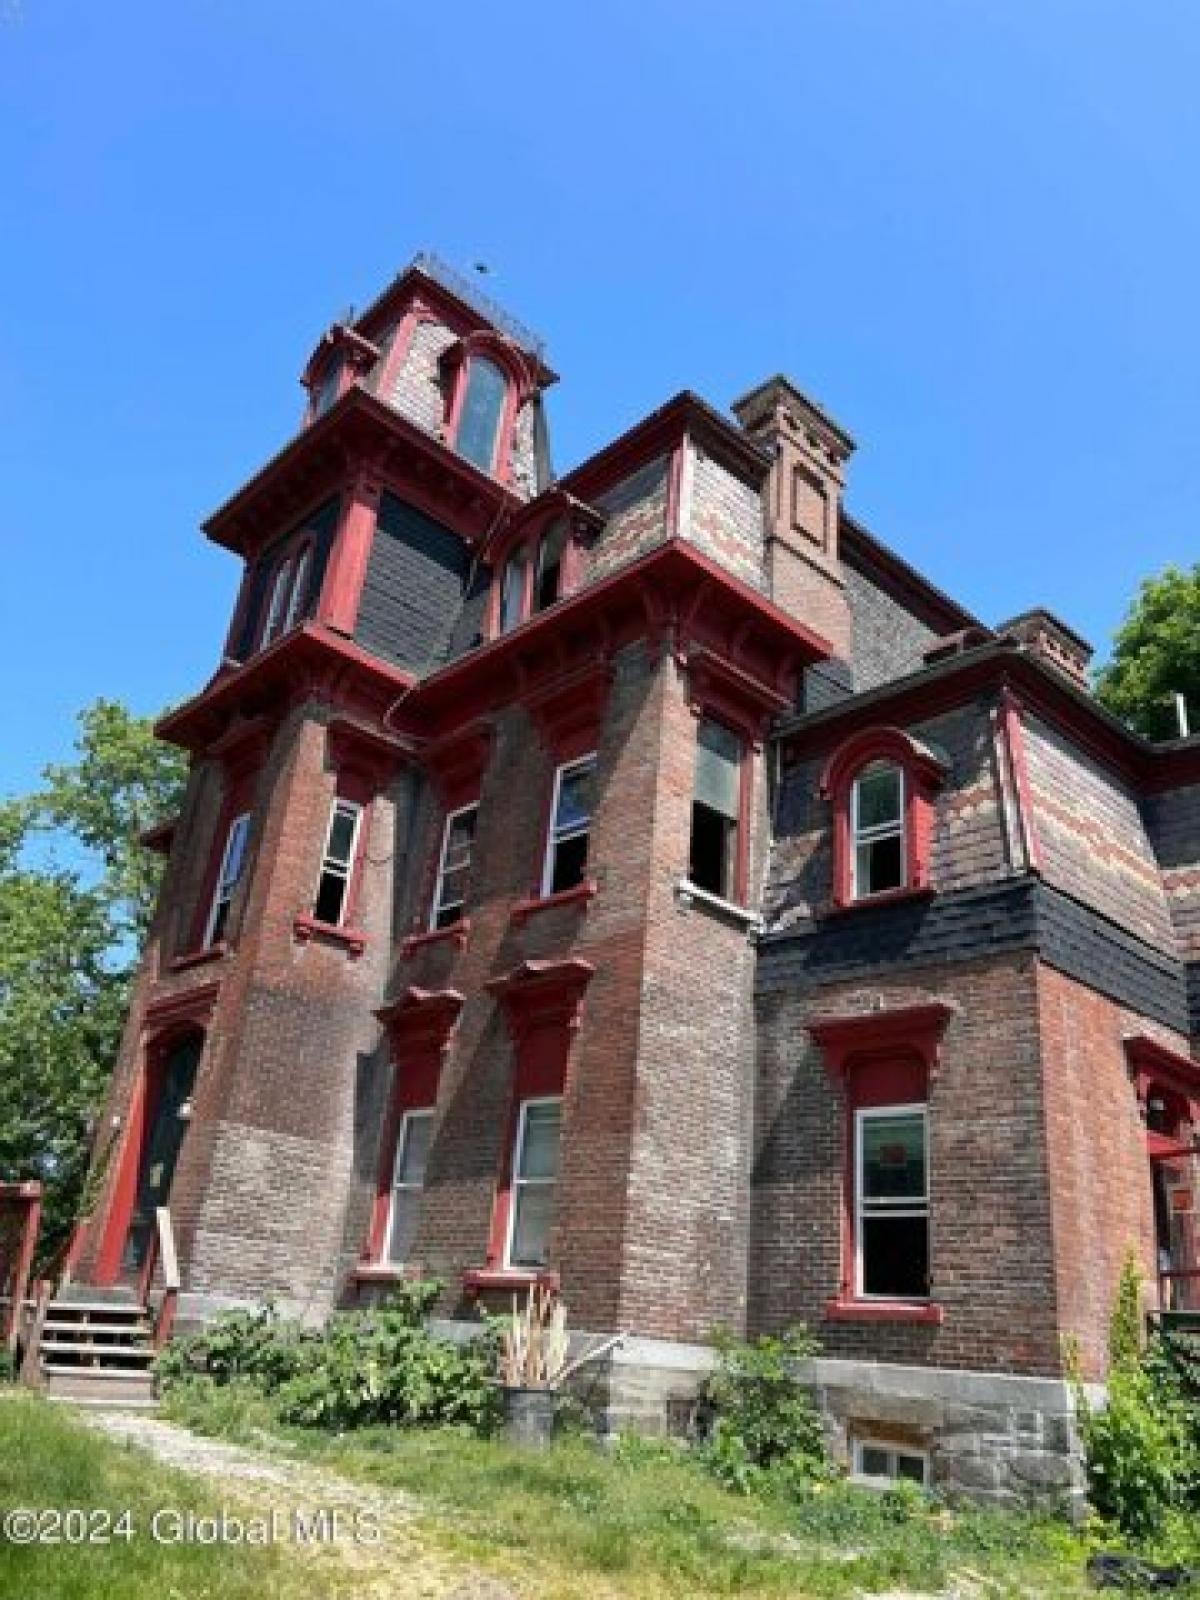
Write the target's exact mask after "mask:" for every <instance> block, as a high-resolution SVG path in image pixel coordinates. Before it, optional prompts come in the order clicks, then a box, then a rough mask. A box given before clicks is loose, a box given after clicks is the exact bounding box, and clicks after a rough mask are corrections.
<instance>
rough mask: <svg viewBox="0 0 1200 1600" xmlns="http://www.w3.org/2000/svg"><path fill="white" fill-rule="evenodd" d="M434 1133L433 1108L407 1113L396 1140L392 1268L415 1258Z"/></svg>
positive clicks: (390, 1214)
mask: <svg viewBox="0 0 1200 1600" xmlns="http://www.w3.org/2000/svg"><path fill="white" fill-rule="evenodd" d="M432 1132H433V1110H432V1108H429V1109H426V1110H421V1111H406V1112H405V1113H404V1116H403V1119H402V1120H401V1123H400V1133H399V1136H398V1138H397V1140H396V1164H395V1167H394V1168H393V1172H392V1199H391V1206H390V1208H389V1212H388V1233H387V1244H386V1247H385V1249H384V1258H385V1260H386V1261H387V1262H388V1263H389V1264H390V1265H392V1266H403V1265H404V1263H405V1262H406V1261H408V1260H409V1259H410V1258H411V1256H412V1248H413V1241H414V1240H415V1238H416V1236H417V1221H418V1218H419V1216H420V1210H421V1196H422V1194H423V1193H424V1190H425V1163H426V1161H427V1159H428V1156H429V1139H430V1135H431V1133H432Z"/></svg>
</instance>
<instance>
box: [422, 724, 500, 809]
mask: <svg viewBox="0 0 1200 1600" xmlns="http://www.w3.org/2000/svg"><path fill="white" fill-rule="evenodd" d="M493 732H494V730H493V728H492V725H491V723H489V722H482V721H480V722H473V723H471V724H470V725H469V726H467V727H465V728H460V729H459V730H458V732H456V733H454V734H453V735H451V737H450V738H448V739H438V740H435V741H434V742H433V743H432V744H428V745H426V746H424V748H423V749H422V751H421V755H420V760H421V765H422V767H423V768H424V770H425V771H426V772H427V773H428V774H429V779H430V782H431V783H432V784H433V786H434V788H435V789H436V790H437V792H438V798H439V799H440V801H441V803H442V805H443V807H444V808H445V809H446V810H447V811H453V810H455V809H456V808H457V807H459V806H462V805H467V804H469V803H470V801H472V800H473V799H474V798H475V797H476V795H478V793H479V790H480V788H481V787H482V784H483V774H484V772H485V771H486V770H487V764H488V761H489V759H490V758H491V753H492V738H493Z"/></svg>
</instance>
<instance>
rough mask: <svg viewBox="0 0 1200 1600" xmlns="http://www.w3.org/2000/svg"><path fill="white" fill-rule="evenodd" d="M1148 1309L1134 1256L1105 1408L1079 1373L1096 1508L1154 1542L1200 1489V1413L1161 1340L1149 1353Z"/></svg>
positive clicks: (1125, 1276) (1113, 1327) (1116, 1312)
mask: <svg viewBox="0 0 1200 1600" xmlns="http://www.w3.org/2000/svg"><path fill="white" fill-rule="evenodd" d="M1141 1304H1142V1285H1141V1272H1140V1269H1139V1267H1138V1263H1137V1258H1136V1257H1135V1256H1134V1255H1133V1254H1132V1252H1131V1253H1130V1254H1129V1255H1128V1256H1127V1257H1126V1260H1125V1264H1124V1267H1123V1268H1122V1271H1121V1278H1120V1282H1119V1284H1118V1288H1117V1296H1116V1303H1115V1305H1114V1308H1113V1314H1112V1320H1111V1323H1110V1326H1109V1374H1108V1399H1107V1404H1106V1405H1105V1406H1104V1407H1103V1409H1101V1410H1094V1409H1093V1408H1092V1407H1091V1406H1090V1404H1089V1403H1088V1400H1087V1396H1086V1394H1085V1392H1084V1389H1083V1385H1082V1383H1081V1382H1080V1381H1079V1378H1078V1373H1077V1371H1076V1373H1075V1374H1074V1381H1075V1391H1076V1408H1077V1410H1078V1413H1079V1425H1080V1431H1081V1434H1082V1437H1083V1444H1084V1454H1085V1457H1086V1463H1087V1472H1088V1486H1089V1495H1090V1499H1091V1502H1092V1505H1093V1506H1094V1507H1095V1509H1096V1511H1097V1513H1098V1514H1099V1515H1100V1516H1101V1517H1102V1518H1103V1519H1104V1520H1105V1521H1107V1522H1109V1523H1112V1524H1115V1525H1116V1526H1117V1527H1118V1528H1119V1529H1120V1530H1121V1532H1122V1533H1124V1534H1126V1535H1127V1536H1129V1537H1130V1538H1134V1539H1146V1538H1149V1537H1151V1536H1152V1535H1154V1534H1155V1533H1156V1532H1157V1531H1158V1530H1159V1529H1160V1528H1161V1526H1162V1524H1163V1522H1164V1519H1165V1518H1166V1517H1167V1515H1168V1513H1169V1512H1170V1511H1171V1510H1172V1509H1173V1508H1178V1507H1180V1506H1182V1505H1186V1504H1187V1503H1188V1502H1189V1501H1190V1500H1191V1499H1192V1498H1193V1497H1194V1496H1195V1495H1196V1493H1197V1488H1198V1486H1200V1475H1198V1473H1200V1469H1198V1467H1197V1461H1196V1445H1197V1438H1198V1435H1197V1432H1196V1431H1195V1428H1196V1414H1195V1412H1194V1411H1192V1410H1191V1408H1190V1406H1189V1402H1188V1397H1187V1395H1186V1393H1185V1392H1184V1389H1183V1387H1182V1383H1181V1381H1180V1378H1179V1375H1178V1373H1177V1372H1176V1371H1173V1370H1172V1369H1171V1367H1170V1364H1169V1362H1168V1360H1167V1359H1166V1357H1165V1355H1164V1352H1163V1348H1162V1345H1161V1341H1158V1340H1156V1341H1154V1342H1153V1343H1152V1344H1151V1345H1150V1346H1149V1347H1146V1348H1144V1347H1143V1338H1142V1312H1141Z"/></svg>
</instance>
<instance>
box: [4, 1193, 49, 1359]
mask: <svg viewBox="0 0 1200 1600" xmlns="http://www.w3.org/2000/svg"><path fill="white" fill-rule="evenodd" d="M41 1220H42V1186H41V1184H40V1183H36V1182H33V1181H30V1182H27V1183H0V1348H2V1349H5V1350H7V1351H9V1352H10V1354H11V1353H15V1351H16V1348H17V1344H18V1341H19V1339H20V1336H21V1324H22V1320H23V1318H24V1315H25V1311H26V1302H27V1299H28V1296H29V1278H30V1273H31V1272H32V1270H33V1254H34V1251H35V1249H36V1248H37V1238H38V1230H39V1228H40V1227H41Z"/></svg>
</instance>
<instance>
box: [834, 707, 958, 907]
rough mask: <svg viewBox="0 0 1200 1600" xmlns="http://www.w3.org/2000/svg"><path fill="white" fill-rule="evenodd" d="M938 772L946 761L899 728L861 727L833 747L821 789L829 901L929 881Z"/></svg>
mask: <svg viewBox="0 0 1200 1600" xmlns="http://www.w3.org/2000/svg"><path fill="white" fill-rule="evenodd" d="M945 776H946V764H945V762H944V761H943V760H942V759H941V758H940V757H939V756H937V755H935V754H934V752H933V751H932V750H930V749H928V748H927V747H926V746H925V745H923V744H921V743H920V742H919V741H918V740H916V739H914V738H913V737H912V735H911V734H908V733H906V732H905V731H904V730H903V729H902V728H867V729H865V730H864V731H863V732H862V733H856V734H854V735H853V736H852V737H851V738H849V739H847V740H846V742H845V744H843V745H842V746H840V748H839V749H837V750H835V751H834V753H833V755H832V756H831V757H830V758H829V761H828V763H827V764H826V767H825V771H824V773H823V774H822V776H821V783H820V792H821V794H822V795H823V796H824V797H825V798H826V799H827V800H829V801H830V802H831V807H832V818H831V822H832V829H833V903H834V905H835V906H846V905H852V904H856V903H858V902H862V901H869V900H873V899H875V898H877V897H879V896H883V895H895V894H912V893H921V892H927V891H928V890H929V889H930V887H931V883H930V856H931V853H932V845H933V816H934V797H935V795H936V794H937V791H938V789H939V788H940V787H941V785H942V783H943V781H944V780H945Z"/></svg>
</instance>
